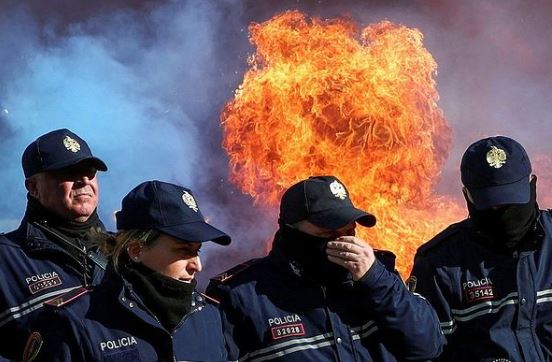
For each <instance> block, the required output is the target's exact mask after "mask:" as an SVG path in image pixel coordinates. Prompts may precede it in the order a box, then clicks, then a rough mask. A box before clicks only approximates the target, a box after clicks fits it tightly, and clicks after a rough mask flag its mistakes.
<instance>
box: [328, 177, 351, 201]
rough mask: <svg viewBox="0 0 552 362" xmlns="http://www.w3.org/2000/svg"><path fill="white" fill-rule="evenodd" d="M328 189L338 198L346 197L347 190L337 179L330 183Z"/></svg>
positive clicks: (343, 198)
mask: <svg viewBox="0 0 552 362" xmlns="http://www.w3.org/2000/svg"><path fill="white" fill-rule="evenodd" d="M330 191H331V192H332V194H334V196H335V197H337V198H340V199H341V200H345V199H346V198H347V190H345V186H343V185H342V184H340V183H339V182H337V181H334V182H332V183H331V184H330Z"/></svg>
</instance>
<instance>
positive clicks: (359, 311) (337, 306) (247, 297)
mask: <svg viewBox="0 0 552 362" xmlns="http://www.w3.org/2000/svg"><path fill="white" fill-rule="evenodd" d="M376 255H377V258H378V259H379V260H377V261H376V262H375V263H374V265H373V266H372V267H371V269H370V270H369V271H368V272H367V274H366V275H365V276H364V277H363V278H362V279H361V280H360V281H358V282H355V283H353V282H352V280H349V282H347V283H343V284H338V285H333V286H331V287H330V286H324V285H320V284H316V283H312V282H310V281H309V280H306V279H304V278H302V277H301V276H300V275H299V274H298V272H297V270H295V271H294V269H293V264H291V263H290V262H289V261H288V260H287V259H286V258H285V257H284V256H283V255H282V254H281V253H280V252H279V251H277V250H274V249H273V250H272V251H271V252H270V254H269V255H268V256H266V257H264V258H261V259H255V260H252V261H249V262H247V263H245V264H242V265H238V266H237V267H235V268H233V269H230V270H229V271H228V272H225V273H222V274H221V275H219V276H218V277H216V278H213V279H212V280H211V282H210V284H209V286H208V288H207V294H208V295H210V296H212V297H213V298H215V299H217V300H219V301H220V302H221V306H222V308H223V311H224V315H225V317H226V319H225V334H226V338H227V341H228V350H229V357H230V359H231V360H235V359H239V360H240V361H268V360H271V361H274V360H278V361H297V362H299V361H301V362H304V361H342V362H350V361H358V362H360V361H415V360H428V359H432V358H435V357H437V355H438V354H439V353H440V351H441V349H442V345H443V343H444V337H443V336H442V333H441V330H440V328H439V322H438V320H437V316H436V315H435V312H434V311H433V309H432V308H431V306H430V305H429V303H428V302H427V301H426V300H424V299H423V298H421V297H419V296H416V295H414V294H413V293H411V292H409V291H408V290H407V289H406V287H405V285H404V283H403V282H402V280H401V279H400V278H399V276H398V275H397V274H396V273H395V272H394V260H395V256H394V255H393V254H392V253H390V252H377V254H376Z"/></svg>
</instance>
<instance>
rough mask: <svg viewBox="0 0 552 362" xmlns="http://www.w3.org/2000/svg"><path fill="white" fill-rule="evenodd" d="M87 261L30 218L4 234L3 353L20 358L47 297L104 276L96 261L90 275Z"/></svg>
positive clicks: (0, 254)
mask: <svg viewBox="0 0 552 362" xmlns="http://www.w3.org/2000/svg"><path fill="white" fill-rule="evenodd" d="M46 227H47V226H46ZM88 262H89V260H88V258H85V257H84V258H83V259H82V260H78V259H77V258H75V257H73V256H72V255H71V254H70V253H68V252H67V251H66V250H64V249H63V248H62V247H61V246H60V244H59V242H56V241H54V240H53V237H52V236H51V235H49V234H48V232H47V231H44V230H43V229H42V228H40V227H39V226H37V224H34V223H29V222H27V220H26V219H23V221H22V223H21V225H20V226H19V228H18V229H17V230H15V231H12V232H10V233H7V234H1V235H0V280H1V281H2V282H1V283H0V341H1V343H0V356H2V357H4V358H8V359H10V360H21V356H22V353H23V349H24V346H25V343H26V341H27V338H28V335H29V332H30V330H29V325H30V323H31V322H32V321H33V320H34V319H35V318H36V317H37V315H38V314H39V312H40V310H41V308H42V306H43V303H44V302H45V301H47V300H49V299H52V298H55V297H57V296H59V295H61V294H63V293H66V292H68V291H70V290H72V289H73V288H76V287H79V286H81V285H83V283H85V282H86V283H92V284H93V283H98V282H99V281H100V280H101V276H102V275H103V270H102V269H101V268H99V267H97V266H93V267H92V275H91V276H89V277H88V278H86V277H85V275H84V270H85V268H86V264H87V263H88ZM85 278H86V279H89V280H85Z"/></svg>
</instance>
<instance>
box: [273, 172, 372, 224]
mask: <svg viewBox="0 0 552 362" xmlns="http://www.w3.org/2000/svg"><path fill="white" fill-rule="evenodd" d="M301 220H308V221H310V222H311V223H313V224H314V225H316V226H319V227H323V228H326V229H332V230H335V229H339V228H341V227H343V226H345V225H347V224H350V223H352V222H353V221H356V222H358V223H359V224H360V225H363V226H374V225H375V224H376V218H375V216H374V215H372V214H370V213H368V212H366V211H362V210H360V209H357V208H356V207H354V205H353V202H352V201H351V199H350V198H349V192H348V191H347V189H346V188H345V186H344V185H343V183H341V181H339V180H338V179H337V178H336V177H334V176H315V177H309V178H308V179H306V180H303V181H300V182H298V183H296V184H295V185H293V186H291V187H290V188H289V189H288V190H287V191H286V192H285V193H284V195H283V196H282V201H281V203H280V220H279V222H280V224H294V223H296V222H298V221H301Z"/></svg>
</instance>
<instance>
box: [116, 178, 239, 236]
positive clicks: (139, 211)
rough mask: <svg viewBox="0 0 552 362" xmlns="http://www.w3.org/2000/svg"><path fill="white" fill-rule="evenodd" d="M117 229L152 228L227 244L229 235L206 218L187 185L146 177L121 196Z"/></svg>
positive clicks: (170, 233)
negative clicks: (145, 179)
mask: <svg viewBox="0 0 552 362" xmlns="http://www.w3.org/2000/svg"><path fill="white" fill-rule="evenodd" d="M115 218H116V220H117V229H118V230H130V229H139V230H142V229H154V230H158V231H160V232H162V233H165V234H168V235H170V236H173V237H175V238H177V239H179V240H180V241H183V242H196V241H199V242H204V241H213V242H215V243H218V244H222V245H228V244H230V241H231V239H230V237H229V236H228V235H227V234H226V233H224V232H222V231H220V230H219V229H217V228H215V227H214V226H211V225H210V224H208V223H207V222H206V221H205V218H204V217H203V214H202V213H201V211H200V210H199V206H198V204H197V202H196V200H195V198H194V196H193V194H192V191H191V190H190V189H187V188H185V187H182V186H178V185H174V184H170V183H167V182H162V181H157V180H153V181H146V182H143V183H141V184H140V185H138V186H136V187H135V188H134V189H132V190H131V191H130V192H129V193H128V195H126V196H125V197H124V198H123V202H122V208H121V211H118V212H117V213H116V214H115Z"/></svg>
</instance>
